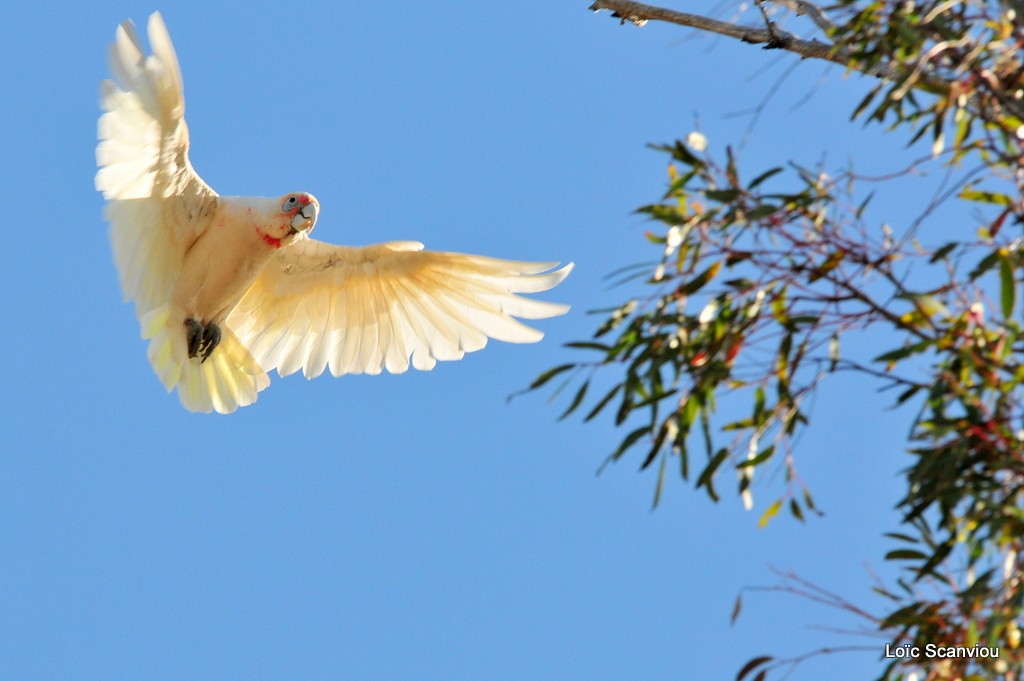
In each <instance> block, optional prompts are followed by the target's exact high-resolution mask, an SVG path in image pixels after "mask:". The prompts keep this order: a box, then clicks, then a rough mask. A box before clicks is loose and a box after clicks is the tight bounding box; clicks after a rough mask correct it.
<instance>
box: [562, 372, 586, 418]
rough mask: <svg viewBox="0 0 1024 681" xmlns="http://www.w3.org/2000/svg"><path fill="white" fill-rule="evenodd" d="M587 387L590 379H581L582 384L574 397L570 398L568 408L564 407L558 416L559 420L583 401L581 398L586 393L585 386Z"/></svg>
mask: <svg viewBox="0 0 1024 681" xmlns="http://www.w3.org/2000/svg"><path fill="white" fill-rule="evenodd" d="M589 387H590V381H583V385H581V386H580V389H579V390H578V391H576V397H574V398H573V399H572V404H570V405H569V408H568V409H566V410H565V412H563V413H562V415H561V416H559V417H558V420H559V421H561V420H563V419H564V418H565V417H567V416H568V415H569V414H571V413H573V412H574V411H576V407H578V406H580V403H581V402H583V398H584V397H586V395H587V388H589Z"/></svg>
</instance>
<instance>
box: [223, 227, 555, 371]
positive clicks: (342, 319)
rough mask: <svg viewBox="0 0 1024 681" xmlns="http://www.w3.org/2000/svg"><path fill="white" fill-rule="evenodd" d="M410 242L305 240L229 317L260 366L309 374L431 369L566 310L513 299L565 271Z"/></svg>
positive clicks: (536, 336) (523, 339) (524, 335)
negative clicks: (346, 243) (365, 243)
mask: <svg viewBox="0 0 1024 681" xmlns="http://www.w3.org/2000/svg"><path fill="white" fill-rule="evenodd" d="M422 248H423V244H420V243H418V242H414V241H402V242H391V243H385V244H378V245H376V246H367V247H365V248H351V247H345V246H334V245H331V244H326V243H323V242H320V241H316V240H313V239H305V240H302V241H298V242H296V243H294V244H292V245H291V246H289V247H288V248H283V249H281V250H280V251H279V252H278V254H277V256H276V257H275V258H274V260H272V261H271V263H270V264H269V265H268V266H267V267H266V269H264V271H263V273H262V274H261V275H260V277H259V278H258V279H257V280H256V283H255V284H253V286H252V288H250V289H249V291H248V293H246V295H245V296H244V297H243V298H242V300H241V301H240V302H239V303H238V305H237V306H236V307H235V309H234V311H233V312H232V313H231V315H230V316H229V317H228V319H227V325H228V326H229V327H230V328H231V329H232V331H234V333H235V334H236V335H237V336H238V338H239V340H240V341H241V342H242V343H243V344H244V345H246V346H247V347H248V348H249V350H250V352H251V353H252V354H253V356H254V358H255V359H256V361H257V362H259V364H260V365H261V366H262V367H263V368H264V369H266V370H270V369H272V368H275V367H276V368H277V370H278V373H279V374H281V375H282V376H287V375H288V374H291V373H294V372H296V371H298V370H299V369H302V370H303V373H304V374H305V375H306V377H307V378H314V377H316V376H319V375H320V374H322V373H323V372H324V369H325V368H327V367H330V370H331V373H332V374H334V375H335V376H341V375H342V374H360V373H368V374H378V373H380V372H381V371H382V370H384V369H386V370H387V371H389V372H390V373H393V374H398V373H402V372H404V371H406V370H407V369H408V368H409V364H410V360H411V363H412V366H414V367H415V368H417V369H422V370H429V369H432V368H433V367H434V364H435V363H436V361H437V360H455V359H460V358H461V357H462V356H463V355H464V354H465V353H467V352H473V351H475V350H479V349H481V348H482V347H484V345H486V344H487V339H488V338H495V339H497V340H502V341H506V342H510V343H532V342H536V341H538V340H540V339H541V338H542V337H543V335H544V334H543V333H541V332H540V331H538V330H536V329H533V328H531V327H529V326H526V325H524V324H522V323H520V322H519V321H517V320H516V319H514V317H520V318H523V319H545V318H547V317H553V316H556V315H560V314H564V313H565V312H566V311H567V310H568V309H569V308H568V306H566V305H558V304H555V303H548V302H543V301H539V300H532V299H530V298H524V297H521V296H518V295H516V294H518V293H536V292H539V291H546V290H548V289H550V288H552V287H554V286H556V285H557V284H558V283H559V282H561V281H562V280H563V279H565V277H566V276H568V274H569V272H570V271H571V270H572V264H569V265H566V266H565V267H562V268H561V269H558V270H555V271H549V270H551V269H552V268H553V267H555V266H557V264H558V263H551V262H518V261H513V260H498V259H495V258H485V257H481V256H474V255H463V254H460V253H438V252H432V251H424V250H421V249H422Z"/></svg>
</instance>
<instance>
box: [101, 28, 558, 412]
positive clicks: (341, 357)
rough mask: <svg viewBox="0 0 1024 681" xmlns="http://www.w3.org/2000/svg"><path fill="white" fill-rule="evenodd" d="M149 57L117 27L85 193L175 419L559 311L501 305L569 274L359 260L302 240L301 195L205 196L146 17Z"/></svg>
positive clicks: (431, 352)
mask: <svg viewBox="0 0 1024 681" xmlns="http://www.w3.org/2000/svg"><path fill="white" fill-rule="evenodd" d="M148 33H149V43H150V47H151V48H152V52H153V53H152V54H150V55H146V54H145V53H144V52H143V49H142V44H141V42H140V40H139V37H138V34H137V33H136V31H135V27H134V25H133V24H132V23H131V21H126V22H124V23H123V24H121V26H119V27H118V29H117V34H116V38H115V41H114V43H113V45H111V48H110V68H111V71H112V75H113V81H109V80H108V81H105V82H104V83H103V89H102V106H103V109H104V111H105V113H103V114H102V115H101V116H100V119H99V140H100V142H99V146H98V147H97V148H96V161H97V164H98V165H99V168H100V169H99V172H97V174H96V188H97V189H98V190H99V191H101V192H102V193H103V196H104V198H105V199H106V200H107V208H106V216H107V219H108V220H109V221H110V225H111V226H110V240H111V243H112V245H113V250H114V259H115V261H116V263H117V269H118V273H119V275H120V280H121V288H122V290H123V292H124V296H125V298H126V299H127V300H133V301H135V311H136V314H137V316H138V318H139V322H140V326H141V330H142V336H143V338H146V339H148V340H149V349H148V355H149V360H150V362H151V364H152V365H153V369H154V370H155V371H156V373H157V375H158V376H159V377H160V380H161V382H162V383H163V385H164V387H165V388H166V389H167V390H168V391H171V390H174V389H175V388H177V391H178V397H179V398H180V399H181V403H182V404H183V405H184V406H185V408H186V409H188V410H190V411H203V412H209V411H218V412H221V413H230V412H232V411H234V410H235V409H237V408H238V407H239V406H246V405H248V404H252V403H253V402H254V401H255V400H256V397H257V394H258V393H259V391H261V390H263V389H264V388H265V387H267V385H269V383H270V379H269V377H268V376H267V372H268V371H270V370H272V369H276V370H277V372H278V374H280V375H282V376H287V375H288V374H291V373H294V372H296V371H298V370H299V369H301V370H302V371H303V373H304V374H305V375H306V377H307V378H314V377H316V376H319V375H320V374H322V373H323V372H324V369H326V368H328V367H329V368H330V370H331V373H332V374H334V375H335V376H341V375H343V374H358V373H368V374H377V373H380V372H381V371H382V370H385V369H386V370H387V371H389V372H391V373H401V372H403V371H406V370H407V369H408V368H409V365H410V363H411V364H412V366H413V367H414V368H416V369H423V370H429V369H431V368H433V367H434V365H435V363H436V361H437V360H455V359H460V358H461V357H462V356H463V355H464V354H465V353H467V352H473V351H474V350H479V349H480V348H482V347H484V345H486V343H487V339H488V338H495V339H498V340H502V341H507V342H511V343H532V342H536V341H538V340H540V339H541V338H542V337H543V334H542V333H541V332H540V331H537V330H536V329H533V328H531V327H529V326H526V325H524V324H522V323H520V322H519V321H518V320H516V319H515V317H519V318H522V319H544V318H547V317H553V316H557V315H560V314H564V313H565V312H566V311H567V310H568V309H569V308H568V306H565V305H559V304H555V303H549V302H543V301H539V300H533V299H530V298H524V297H522V296H519V295H516V294H519V293H535V292H539V291H546V290H548V289H550V288H552V287H554V286H556V285H558V284H559V283H560V282H561V281H562V280H563V279H565V277H566V276H568V274H569V272H570V271H571V270H572V264H571V263H570V264H568V265H566V266H564V267H561V268H560V269H554V268H555V267H557V266H558V263H554V262H518V261H512V260H499V259H495V258H485V257H481V256H475V255H464V254H460V253H441V252H432V251H425V250H422V249H423V244H421V243H418V242H415V241H394V242H389V243H382V244H377V245H374V246H366V247H350V246H335V245H332V244H327V243H324V242H321V241H316V240H315V239H311V238H309V232H310V231H311V230H312V229H313V225H314V224H316V220H317V216H318V214H319V211H320V204H319V203H318V202H317V200H316V199H315V198H314V197H313V196H312V195H311V194H308V193H305V192H295V193H291V194H285V195H283V196H279V197H273V198H263V197H239V196H220V195H218V194H217V193H216V192H215V191H214V190H213V189H211V188H210V187H209V186H208V185H207V184H206V183H205V182H203V180H202V179H201V178H200V177H199V176H198V175H197V174H196V172H195V170H193V168H192V164H191V163H190V162H189V159H188V147H189V139H188V128H187V127H186V125H185V117H184V116H185V100H184V96H183V94H182V80H181V71H180V69H179V67H178V59H177V57H176V56H175V52H174V47H173V45H172V44H171V39H170V36H169V35H168V33H167V28H166V26H165V25H164V22H163V19H162V18H161V17H160V14H159V13H156V14H153V15H151V16H150V18H149V25H148Z"/></svg>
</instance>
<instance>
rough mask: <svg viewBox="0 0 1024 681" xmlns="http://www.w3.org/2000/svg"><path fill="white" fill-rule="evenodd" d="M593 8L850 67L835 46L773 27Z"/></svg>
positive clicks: (625, 1)
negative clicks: (715, 34)
mask: <svg viewBox="0 0 1024 681" xmlns="http://www.w3.org/2000/svg"><path fill="white" fill-rule="evenodd" d="M590 9H592V10H594V11H595V12H598V11H600V10H603V9H606V10H610V11H611V12H612V16H614V17H618V18H620V19H622V21H624V22H625V21H629V22H631V23H634V24H642V23H643V22H646V21H665V22H668V23H670V24H678V25H679V26H689V27H691V28H696V29H699V30H701V31H708V32H710V33H718V34H719V35H724V36H728V37H730V38H736V39H737V40H741V41H743V42H745V43H751V44H754V45H764V47H765V49H768V50H771V49H780V50H788V51H789V52H793V53H794V54H798V55H800V56H801V57H803V58H804V59H824V60H826V61H831V62H835V63H836V64H842V65H843V66H846V65H847V59H846V58H845V57H844V55H842V54H841V53H837V52H836V51H835V46H833V45H829V44H828V43H823V42H821V41H820V40H803V39H801V38H798V37H796V36H795V35H793V34H792V33H789V32H788V31H784V30H782V29H781V28H779V27H778V26H776V25H774V24H772V26H773V28H772V29H767V28H757V27H754V26H741V25H738V24H731V23H729V22H726V21H719V20H718V19H711V18H709V17H703V16H700V15H698V14H689V13H687V12H677V11H675V10H670V9H664V8H663V7H654V6H652V5H645V4H643V3H640V2H631V1H630V0H596V1H595V2H594V4H592V5H591V6H590Z"/></svg>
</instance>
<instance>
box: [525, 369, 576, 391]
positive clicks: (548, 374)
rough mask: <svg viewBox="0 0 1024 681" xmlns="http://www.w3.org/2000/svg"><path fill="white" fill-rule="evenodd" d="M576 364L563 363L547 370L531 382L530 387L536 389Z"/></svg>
mask: <svg viewBox="0 0 1024 681" xmlns="http://www.w3.org/2000/svg"><path fill="white" fill-rule="evenodd" d="M575 366H576V365H575V364H563V365H561V366H557V367H555V368H554V369H548V370H547V371H545V372H544V373H542V374H541V375H540V376H538V377H537V378H535V379H534V380H533V383H531V384H530V388H529V389H530V390H536V389H537V388H539V387H541V386H542V385H544V384H545V383H547V382H548V381H550V380H551V379H552V378H554V377H555V376H557V375H558V374H560V373H562V372H564V371H568V370H569V369H572V368H573V367H575Z"/></svg>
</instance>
